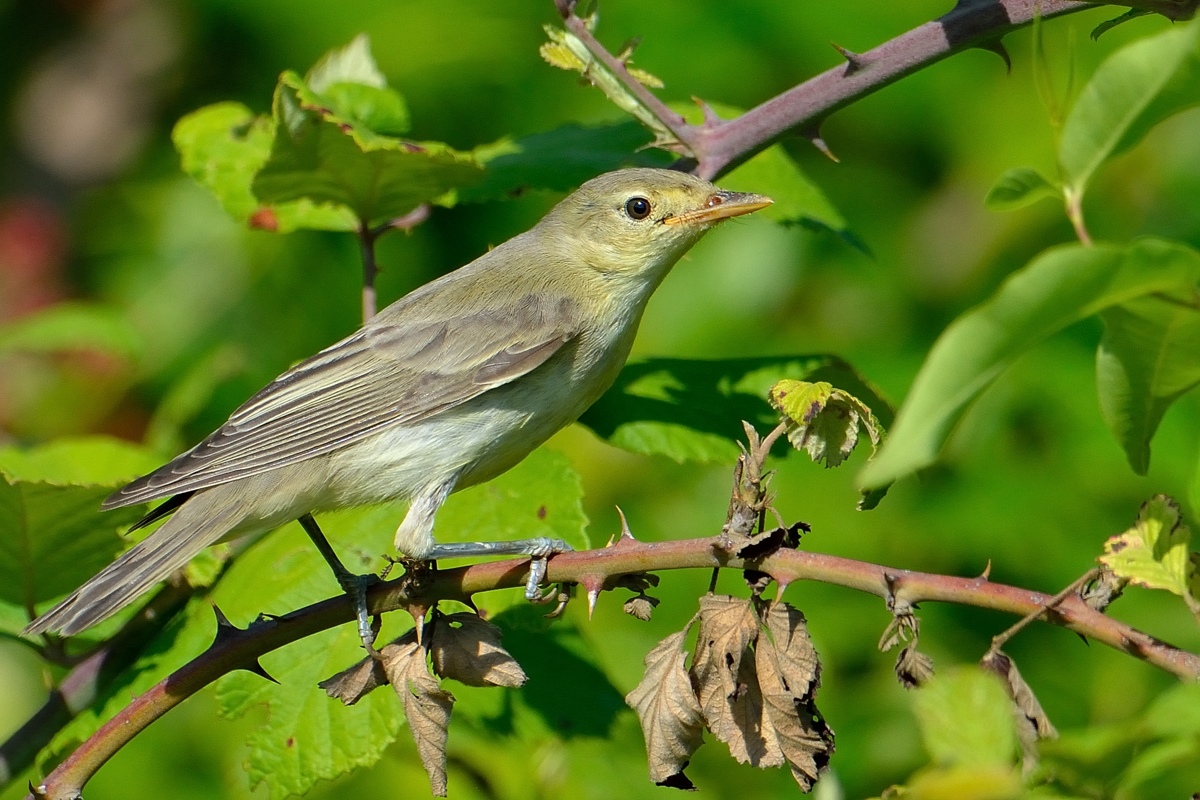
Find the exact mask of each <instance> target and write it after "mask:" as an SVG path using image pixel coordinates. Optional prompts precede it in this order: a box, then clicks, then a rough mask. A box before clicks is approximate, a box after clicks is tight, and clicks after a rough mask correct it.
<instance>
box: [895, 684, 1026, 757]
mask: <svg viewBox="0 0 1200 800" xmlns="http://www.w3.org/2000/svg"><path fill="white" fill-rule="evenodd" d="M913 711H914V713H915V714H916V717H917V723H918V724H919V725H920V728H921V738H922V739H923V740H924V741H925V749H926V750H928V751H929V755H930V757H931V758H932V759H933V761H934V763H935V764H937V765H938V766H942V767H955V766H958V767H974V768H985V767H1006V766H1009V765H1011V764H1012V763H1013V760H1014V756H1015V754H1016V735H1015V731H1014V729H1013V718H1012V711H1011V708H1010V706H1009V699H1008V696H1007V695H1006V694H1005V693H1004V688H1003V687H1002V686H1001V685H1000V681H999V680H997V678H996V676H995V675H992V674H991V673H988V672H984V671H983V670H981V669H977V668H961V667H960V668H958V669H953V670H950V671H948V672H946V673H945V674H943V675H940V676H938V677H936V678H934V679H933V680H931V681H929V683H927V684H926V685H925V686H923V687H922V688H920V689H918V690H917V691H915V692H914V693H913Z"/></svg>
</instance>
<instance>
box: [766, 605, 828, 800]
mask: <svg viewBox="0 0 1200 800" xmlns="http://www.w3.org/2000/svg"><path fill="white" fill-rule="evenodd" d="M766 624H767V629H768V631H769V632H771V634H772V635H771V636H770V637H768V636H759V637H758V641H757V642H756V643H755V646H754V654H755V658H754V661H755V666H756V668H757V673H758V681H759V685H760V687H761V690H762V697H763V711H764V715H763V720H762V730H763V734H764V738H765V739H773V740H774V742H775V743H776V745H777V746H778V748H779V750H780V752H781V753H782V754H783V757H784V758H785V759H786V761H787V764H788V766H789V767H790V768H791V771H792V777H793V778H794V779H795V780H796V783H797V784H798V785H799V786H800V788H801V790H803V791H805V792H807V791H809V790H810V789H812V787H813V784H814V783H815V782H816V780H817V776H818V775H819V773H820V771H821V770H822V769H823V768H824V767H825V766H826V765H827V764H828V763H829V757H830V756H831V755H832V754H833V731H832V730H830V728H829V726H828V725H826V724H825V720H824V719H823V718H822V717H821V714H820V712H819V711H817V706H816V700H815V697H814V692H815V691H816V688H817V686H819V685H820V667H819V664H818V662H817V658H816V651H815V650H814V649H813V646H812V642H811V640H810V639H809V638H808V631H807V629H806V628H805V626H804V615H803V614H801V613H800V612H799V611H797V610H796V609H794V608H792V607H791V606H788V605H787V604H786V603H775V604H774V605H773V606H772V607H771V609H770V611H769V612H768V613H767V619H766Z"/></svg>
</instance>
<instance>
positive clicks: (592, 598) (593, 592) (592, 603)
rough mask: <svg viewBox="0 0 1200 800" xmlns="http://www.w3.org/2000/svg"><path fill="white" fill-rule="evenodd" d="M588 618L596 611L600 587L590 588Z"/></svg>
mask: <svg viewBox="0 0 1200 800" xmlns="http://www.w3.org/2000/svg"><path fill="white" fill-rule="evenodd" d="M587 598H588V619H591V618H592V614H594V613H595V611H596V601H597V600H599V599H600V590H599V589H588V593H587Z"/></svg>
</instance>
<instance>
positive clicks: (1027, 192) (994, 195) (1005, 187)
mask: <svg viewBox="0 0 1200 800" xmlns="http://www.w3.org/2000/svg"><path fill="white" fill-rule="evenodd" d="M1061 196H1062V194H1061V192H1060V190H1059V188H1058V187H1057V186H1055V185H1054V184H1053V183H1051V182H1050V181H1049V180H1048V179H1047V178H1045V177H1044V176H1043V175H1042V173H1040V172H1038V171H1037V170H1036V169H1033V168H1032V167H1016V168H1015V169H1010V170H1009V171H1008V172H1005V173H1004V174H1003V175H1001V176H1000V177H999V178H997V179H996V182H995V183H994V184H992V188H991V189H988V193H987V197H986V198H984V201H983V204H984V205H985V206H987V208H989V209H991V210H992V211H1015V210H1016V209H1018V208H1024V207H1025V206H1027V205H1030V204H1031V203H1036V202H1037V201H1038V200H1043V199H1045V198H1047V197H1061Z"/></svg>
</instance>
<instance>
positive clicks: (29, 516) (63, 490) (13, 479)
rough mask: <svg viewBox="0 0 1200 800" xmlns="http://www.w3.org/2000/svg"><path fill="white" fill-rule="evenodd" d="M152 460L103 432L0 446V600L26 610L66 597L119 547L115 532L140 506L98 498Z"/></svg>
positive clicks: (138, 513)
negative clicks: (24, 447) (29, 446)
mask: <svg viewBox="0 0 1200 800" xmlns="http://www.w3.org/2000/svg"><path fill="white" fill-rule="evenodd" d="M157 463H158V460H157V459H156V458H154V457H153V456H150V455H148V454H147V453H146V452H145V451H143V450H141V449H139V448H136V447H133V446H132V445H127V444H124V443H121V442H118V441H116V440H113V439H106V438H102V437H96V438H85V439H78V440H68V439H63V440H59V441H57V442H54V443H53V444H50V445H46V446H44V447H41V448H36V449H33V450H28V451H21V450H17V449H16V448H4V449H3V450H0V600H3V601H4V602H8V603H12V604H14V605H19V606H21V607H22V608H26V609H32V608H34V607H35V606H37V605H38V604H40V603H42V602H44V601H46V600H50V599H53V598H55V597H58V596H59V595H62V594H65V593H66V592H68V591H70V590H71V589H74V588H75V587H76V586H77V585H79V583H81V582H82V581H83V580H85V579H87V578H90V577H91V576H92V575H93V574H94V573H95V572H96V571H97V570H99V569H100V568H101V567H103V566H105V565H106V564H108V563H109V562H110V561H112V559H113V557H114V556H115V555H116V554H117V553H118V552H119V551H120V550H121V549H122V548H123V547H124V540H123V539H122V538H121V537H120V536H119V535H118V533H117V531H118V530H120V529H121V528H124V527H125V526H127V525H130V524H132V523H133V522H135V521H137V519H138V518H139V517H141V515H142V513H143V512H144V511H145V507H144V506H132V507H126V508H120V509H115V510H113V511H106V512H103V513H101V511H100V503H101V501H103V500H104V498H105V497H107V496H108V495H109V494H111V493H112V490H113V489H114V488H116V487H117V486H120V485H121V484H122V483H124V482H125V480H127V479H129V478H133V477H136V476H137V475H139V474H141V473H142V472H144V471H146V470H147V469H148V468H149V467H151V466H157Z"/></svg>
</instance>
